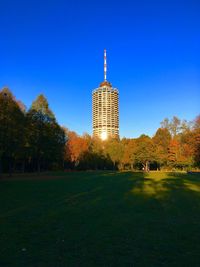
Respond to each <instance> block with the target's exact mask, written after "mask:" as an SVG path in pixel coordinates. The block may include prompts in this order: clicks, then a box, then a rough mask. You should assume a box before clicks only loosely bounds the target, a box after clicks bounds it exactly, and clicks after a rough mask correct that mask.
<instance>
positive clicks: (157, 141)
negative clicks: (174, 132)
mask: <svg viewBox="0 0 200 267" xmlns="http://www.w3.org/2000/svg"><path fill="white" fill-rule="evenodd" d="M152 141H153V143H154V147H155V160H156V162H157V164H158V168H161V167H163V166H166V165H167V161H168V148H169V144H170V141H171V135H170V132H169V130H168V129H167V128H159V129H158V130H157V131H156V134H155V135H154V137H153V138H152Z"/></svg>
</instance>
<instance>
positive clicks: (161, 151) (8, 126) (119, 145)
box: [0, 88, 200, 174]
mask: <svg viewBox="0 0 200 267" xmlns="http://www.w3.org/2000/svg"><path fill="white" fill-rule="evenodd" d="M199 167H200V116H198V117H197V118H196V119H195V120H194V121H193V122H190V123H189V122H187V121H181V120H180V119H178V118H177V117H173V119H172V120H169V119H165V120H163V122H161V127H160V128H159V129H158V130H157V131H156V133H155V135H154V136H153V137H152V138H151V137H149V136H147V135H141V136H140V137H139V138H131V139H129V138H123V139H121V140H116V139H110V140H107V141H101V140H100V139H98V138H93V137H91V136H90V135H88V134H84V135H83V136H79V135H78V134H76V133H75V132H72V131H69V130H68V129H66V128H64V127H61V126H60V125H59V124H58V122H57V121H56V118H55V115H54V114H53V112H52V111H51V110H50V108H49V105H48V102H47V99H46V98H45V97H44V96H43V95H39V96H38V97H37V99H36V100H35V101H34V102H33V103H32V105H31V107H30V108H29V109H28V110H26V108H25V106H24V104H23V103H22V102H21V101H17V100H16V99H15V97H14V96H13V95H12V93H11V92H10V90H9V89H8V88H4V89H3V90H1V91H0V173H1V172H9V173H10V174H11V173H12V172H14V171H15V172H16V171H18V172H25V171H30V172H35V171H37V172H40V171H46V170H59V169H62V170H64V169H65V170H72V169H78V170H98V169H100V170H104V169H120V170H124V169H131V170H142V169H143V170H145V171H148V170H149V169H152V170H153V169H154V170H157V169H159V170H160V169H166V170H171V169H191V168H199Z"/></svg>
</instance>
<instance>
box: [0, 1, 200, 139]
mask: <svg viewBox="0 0 200 267" xmlns="http://www.w3.org/2000/svg"><path fill="white" fill-rule="evenodd" d="M0 11H1V16H0V88H2V87H3V86H8V87H9V88H10V89H11V91H12V92H13V93H14V95H15V96H16V98H17V99H20V100H22V101H23V102H24V103H25V105H26V106H27V107H29V106H30V105H31V102H32V101H33V100H34V99H35V98H36V97H37V95H38V94H40V93H43V94H44V95H45V96H46V97H47V98H48V101H49V104H50V107H51V109H52V110H53V112H54V113H55V115H56V117H57V120H58V122H59V123H60V124H61V125H64V126H66V127H68V128H70V129H71V130H74V131H76V132H78V133H79V134H82V133H83V132H88V133H90V134H91V133H92V111H91V109H92V107H91V105H92V103H91V101H92V100H91V99H92V98H91V93H92V90H93V89H94V88H96V87H98V85H99V83H100V82H102V80H103V50H104V48H106V49H107V58H108V76H107V78H108V80H109V81H110V82H111V83H112V84H113V86H114V87H117V88H118V89H119V92H120V135H121V137H123V136H126V137H137V136H139V135H140V134H142V133H145V134H149V135H150V136H151V135H153V134H154V133H155V131H156V129H157V128H158V127H159V126H160V122H161V121H162V120H163V119H164V118H165V117H169V118H171V117H172V116H173V115H176V116H178V117H180V118H181V119H187V120H192V119H194V118H195V117H196V116H197V115H198V114H199V110H200V109H199V107H200V104H199V103H200V15H199V14H200V2H199V1H198V0H187V1H184V0H182V1H176V0H174V1H171V0H167V1H166V0H163V1H154V0H152V1H148V0H141V1H128V0H124V1H121V0H119V1H112V0H107V1H105V0H101V1H95V0H93V1H91V0H84V1H81V0H77V1H76V0H65V1H64V0H63V1H62V0H56V1H55V0H48V1H47V0H43V1H42V0H40V1H38V0H34V1H33V0H29V1H22V0H0Z"/></svg>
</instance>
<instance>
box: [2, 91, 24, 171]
mask: <svg viewBox="0 0 200 267" xmlns="http://www.w3.org/2000/svg"><path fill="white" fill-rule="evenodd" d="M24 121H25V120H24V113H23V112H22V111H21V109H20V108H19V105H18V104H17V102H16V100H15V98H14V97H13V95H12V93H11V92H10V90H9V89H8V88H4V89H3V90H2V91H1V92H0V165H2V160H5V161H6V162H7V163H8V164H7V165H8V166H9V172H10V174H11V172H12V166H13V162H14V160H15V157H16V155H17V153H19V151H20V149H21V148H22V147H23V145H24ZM0 169H1V167H0Z"/></svg>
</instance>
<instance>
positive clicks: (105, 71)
mask: <svg viewBox="0 0 200 267" xmlns="http://www.w3.org/2000/svg"><path fill="white" fill-rule="evenodd" d="M106 76H107V62H106V49H105V50H104V81H105V82H106Z"/></svg>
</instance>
